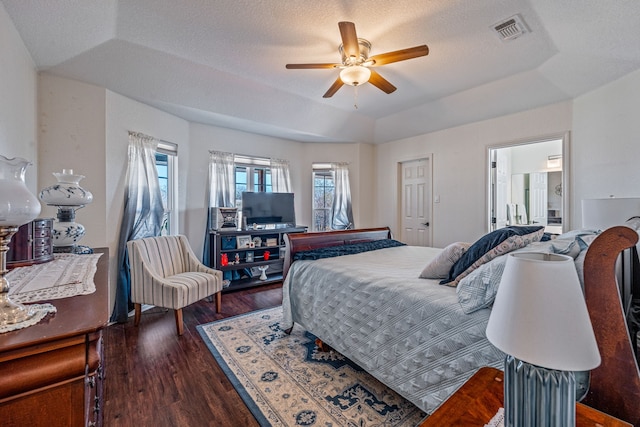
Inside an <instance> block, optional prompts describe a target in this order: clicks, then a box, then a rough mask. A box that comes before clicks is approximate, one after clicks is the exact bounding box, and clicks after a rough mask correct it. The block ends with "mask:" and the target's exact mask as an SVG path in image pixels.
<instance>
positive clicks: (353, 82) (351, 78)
mask: <svg viewBox="0 0 640 427" xmlns="http://www.w3.org/2000/svg"><path fill="white" fill-rule="evenodd" d="M370 77H371V70H369V69H368V68H367V67H363V66H361V65H352V66H350V67H346V68H343V69H342V71H340V80H342V82H343V83H344V84H347V85H350V86H360V85H361V84H363V83H366V82H368V81H369V78H370Z"/></svg>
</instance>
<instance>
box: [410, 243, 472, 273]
mask: <svg viewBox="0 0 640 427" xmlns="http://www.w3.org/2000/svg"><path fill="white" fill-rule="evenodd" d="M469 246H471V243H465V242H456V243H452V244H450V245H449V246H447V247H446V248H444V249H443V250H442V252H440V253H439V254H438V256H436V257H435V258H434V259H432V260H431V262H430V263H429V264H427V266H426V267H425V268H424V270H422V273H420V278H421V279H444V278H445V277H447V275H448V274H449V270H451V267H452V266H453V264H455V263H456V261H458V260H459V259H460V257H461V256H462V255H464V253H465V252H466V251H467V249H469Z"/></svg>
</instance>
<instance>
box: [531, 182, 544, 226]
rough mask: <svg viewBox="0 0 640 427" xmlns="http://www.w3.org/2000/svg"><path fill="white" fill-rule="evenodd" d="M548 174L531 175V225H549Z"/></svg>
mask: <svg viewBox="0 0 640 427" xmlns="http://www.w3.org/2000/svg"><path fill="white" fill-rule="evenodd" d="M547 197H548V196H547V173H546V172H533V173H530V174H529V215H530V217H531V218H529V223H530V224H539V225H547Z"/></svg>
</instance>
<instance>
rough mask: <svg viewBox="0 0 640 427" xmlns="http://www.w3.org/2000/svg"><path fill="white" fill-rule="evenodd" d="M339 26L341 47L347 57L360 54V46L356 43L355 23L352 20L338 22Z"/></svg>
mask: <svg viewBox="0 0 640 427" xmlns="http://www.w3.org/2000/svg"><path fill="white" fill-rule="evenodd" d="M338 27H339V28H340V36H341V37H342V49H343V50H344V53H345V54H346V55H347V57H350V56H355V57H356V58H357V57H359V56H360V46H359V45H358V36H357V35H356V24H354V23H353V22H346V21H341V22H338Z"/></svg>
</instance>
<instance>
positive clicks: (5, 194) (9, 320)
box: [0, 155, 40, 325]
mask: <svg viewBox="0 0 640 427" xmlns="http://www.w3.org/2000/svg"><path fill="white" fill-rule="evenodd" d="M30 164H31V163H29V162H28V161H27V160H25V159H22V158H20V157H15V158H13V159H9V158H7V157H4V156H2V155H0V325H11V324H15V323H21V322H24V321H25V320H28V319H30V318H31V317H33V316H34V315H35V312H34V311H32V310H30V309H29V308H28V307H27V306H25V305H22V304H20V303H17V302H15V301H12V300H11V298H9V281H8V280H7V279H6V277H5V275H6V274H7V272H8V270H7V252H8V251H9V243H10V242H11V237H12V236H13V235H14V234H15V233H16V232H17V231H18V227H20V226H21V225H23V224H26V223H28V222H29V221H31V220H33V219H35V218H36V217H37V216H38V214H39V213H40V202H38V199H37V198H36V196H35V195H33V194H31V192H29V189H28V188H27V186H26V184H25V182H24V174H25V171H26V169H27V166H29V165H30Z"/></svg>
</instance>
